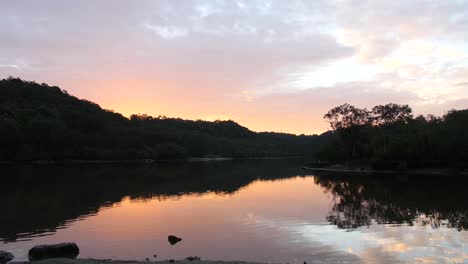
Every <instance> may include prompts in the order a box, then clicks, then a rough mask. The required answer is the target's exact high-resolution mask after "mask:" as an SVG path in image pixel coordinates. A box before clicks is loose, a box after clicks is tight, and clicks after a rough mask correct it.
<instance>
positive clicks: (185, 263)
mask: <svg viewBox="0 0 468 264" xmlns="http://www.w3.org/2000/svg"><path fill="white" fill-rule="evenodd" d="M150 263H152V264H154V263H156V264H174V263H176V264H261V263H258V262H245V261H211V260H195V261H189V260H162V261H149V260H148V261H123V260H96V259H46V260H41V261H34V262H28V261H25V262H10V264H150Z"/></svg>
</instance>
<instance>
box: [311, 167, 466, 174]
mask: <svg viewBox="0 0 468 264" xmlns="http://www.w3.org/2000/svg"><path fill="white" fill-rule="evenodd" d="M302 169H303V170H310V171H318V172H332V173H333V172H337V173H354V174H385V175H396V174H404V175H431V176H459V175H460V176H461V175H463V176H468V171H452V169H450V168H444V169H406V170H370V169H352V168H342V169H334V168H314V167H307V166H304V167H302Z"/></svg>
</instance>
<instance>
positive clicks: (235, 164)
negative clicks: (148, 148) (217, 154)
mask: <svg viewBox="0 0 468 264" xmlns="http://www.w3.org/2000/svg"><path fill="white" fill-rule="evenodd" d="M301 165H302V161H301V160H269V161H268V160H263V161H262V160H260V161H258V160H256V161H223V162H213V163H190V164H171V165H155V166H109V165H108V166H89V165H88V166H82V167H79V166H74V167H60V166H53V167H50V166H44V167H20V168H13V167H8V168H5V167H4V168H1V175H2V185H1V186H2V191H1V192H0V205H1V211H2V213H1V214H2V216H1V217H0V241H1V242H0V250H8V251H11V252H13V253H14V254H15V255H16V256H17V259H16V260H25V259H26V256H27V251H28V249H29V248H31V247H32V246H34V245H37V244H47V243H58V242H65V241H74V242H76V243H77V244H78V245H79V247H80V249H81V254H80V257H81V258H106V259H107V258H112V259H140V260H143V259H145V258H150V259H154V258H153V255H154V254H157V255H158V257H157V259H159V260H161V259H171V258H173V259H179V258H185V257H187V256H193V255H194V256H200V257H202V258H203V259H213V260H246V261H261V262H275V263H278V262H282V263H291V264H292V263H303V261H307V262H308V263H314V261H316V262H318V263H321V262H323V263H398V262H405V263H418V262H421V263H423V262H431V261H432V262H435V263H468V232H467V231H466V230H467V229H468V205H467V202H468V192H467V191H466V186H467V183H468V181H467V180H462V179H461V178H436V177H410V178H408V177H404V176H399V177H389V176H385V177H375V176H374V177H364V176H351V175H341V176H336V175H312V174H310V172H307V171H302V170H300V169H299V168H300V167H301ZM170 234H174V235H177V236H179V237H182V238H183V241H182V242H180V243H179V244H176V245H174V246H170V245H169V243H168V242H167V236H168V235H170Z"/></svg>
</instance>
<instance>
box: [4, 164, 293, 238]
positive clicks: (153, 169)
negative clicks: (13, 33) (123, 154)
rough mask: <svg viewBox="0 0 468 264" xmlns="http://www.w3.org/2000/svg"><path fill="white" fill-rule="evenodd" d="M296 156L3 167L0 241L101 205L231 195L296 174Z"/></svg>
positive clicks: (50, 227)
mask: <svg viewBox="0 0 468 264" xmlns="http://www.w3.org/2000/svg"><path fill="white" fill-rule="evenodd" d="M301 164H302V161H301V160H255V161H226V162H219V163H218V162H214V163H182V164H158V165H155V166H153V165H96V166H89V165H86V166H84V167H81V166H74V167H70V166H68V167H64V166H26V167H24V166H23V167H2V168H1V171H0V174H1V175H2V191H1V192H0V204H1V206H2V216H1V217H0V227H1V228H0V241H2V240H3V241H8V242H11V241H16V240H18V239H27V238H29V237H31V236H39V235H44V234H47V233H51V232H52V233H53V232H55V231H56V230H57V228H60V227H63V226H66V225H67V224H68V223H70V222H73V221H75V220H77V219H80V218H84V217H87V216H89V215H93V214H96V213H97V212H99V210H101V209H102V208H104V207H106V206H109V205H112V204H114V203H116V202H119V201H121V200H122V198H124V197H130V198H131V199H149V198H156V199H170V198H174V197H178V196H181V195H184V194H203V193H205V192H216V193H224V194H230V193H233V192H235V191H237V190H238V189H240V188H242V187H243V186H246V185H247V184H249V183H251V182H252V181H254V180H256V179H264V180H274V179H280V178H287V177H294V176H297V175H298V174H299V173H300V171H299V169H298V168H300V165H301Z"/></svg>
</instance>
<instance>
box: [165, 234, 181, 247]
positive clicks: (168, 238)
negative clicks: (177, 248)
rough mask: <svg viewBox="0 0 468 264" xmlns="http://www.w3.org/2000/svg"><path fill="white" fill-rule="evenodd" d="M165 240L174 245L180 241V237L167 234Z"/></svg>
mask: <svg viewBox="0 0 468 264" xmlns="http://www.w3.org/2000/svg"><path fill="white" fill-rule="evenodd" d="M167 240H168V241H169V243H170V244H171V245H175V244H177V243H179V242H180V241H182V238H178V237H176V236H168V237H167Z"/></svg>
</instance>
